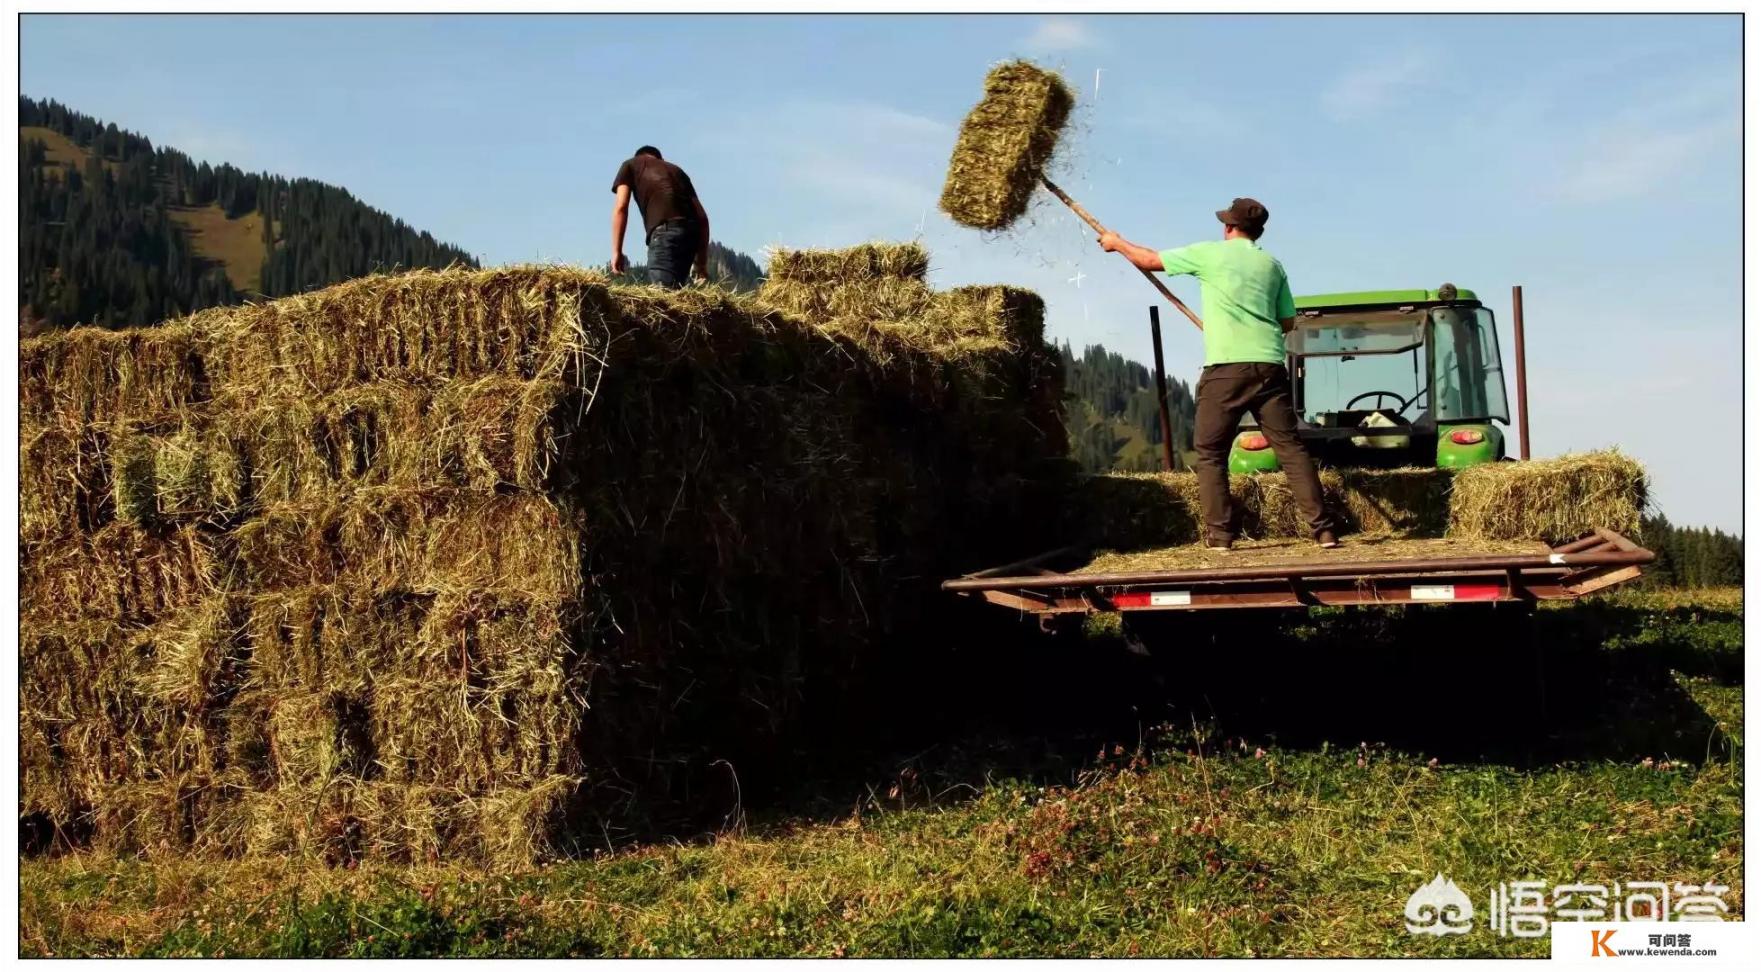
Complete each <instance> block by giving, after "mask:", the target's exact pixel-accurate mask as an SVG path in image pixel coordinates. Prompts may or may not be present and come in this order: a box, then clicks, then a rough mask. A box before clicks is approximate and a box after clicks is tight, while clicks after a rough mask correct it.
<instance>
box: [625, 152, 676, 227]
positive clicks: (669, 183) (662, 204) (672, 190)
mask: <svg viewBox="0 0 1761 972" xmlns="http://www.w3.org/2000/svg"><path fill="white" fill-rule="evenodd" d="M619 186H629V187H630V195H632V196H635V197H636V208H637V209H640V210H641V211H642V226H643V230H644V232H646V233H653V232H654V228H655V227H656V226H659V225H660V224H662V223H664V222H666V221H667V220H669V219H679V218H683V219H689V220H693V221H695V219H696V217H697V208H696V207H695V206H693V205H691V203H692V202H694V201H695V200H696V199H697V190H696V188H694V187H693V186H692V185H691V177H690V176H688V175H686V174H685V170H684V169H681V168H679V167H678V166H676V165H674V164H672V163H671V162H668V161H665V160H664V159H657V158H655V157H654V156H652V155H638V156H636V157H634V158H632V159H629V160H628V161H626V162H625V163H624V164H623V165H621V166H619V167H618V174H617V177H616V178H614V179H612V181H611V191H612V192H617V191H618V187H619Z"/></svg>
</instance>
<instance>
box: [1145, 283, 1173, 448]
mask: <svg viewBox="0 0 1761 972" xmlns="http://www.w3.org/2000/svg"><path fill="white" fill-rule="evenodd" d="M1150 343H1151V344H1154V345H1155V346H1156V404H1157V405H1159V406H1160V407H1161V409H1162V468H1163V469H1166V470H1168V471H1169V472H1173V471H1174V424H1173V423H1172V422H1170V421H1169V420H1168V374H1167V372H1165V371H1163V370H1162V309H1161V308H1160V307H1157V306H1156V305H1155V304H1151V305H1150Z"/></svg>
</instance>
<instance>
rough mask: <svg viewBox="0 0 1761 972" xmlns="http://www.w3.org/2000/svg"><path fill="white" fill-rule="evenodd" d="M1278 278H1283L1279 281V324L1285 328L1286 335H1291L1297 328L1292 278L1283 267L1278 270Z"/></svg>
mask: <svg viewBox="0 0 1761 972" xmlns="http://www.w3.org/2000/svg"><path fill="white" fill-rule="evenodd" d="M1278 276H1279V277H1280V278H1281V279H1280V280H1279V281H1278V323H1279V324H1280V325H1282V326H1283V327H1284V333H1285V334H1289V333H1290V332H1291V330H1293V329H1294V328H1295V327H1296V298H1295V297H1293V296H1291V294H1290V277H1289V276H1288V275H1287V274H1285V273H1284V268H1283V267H1282V266H1280V267H1279V268H1278Z"/></svg>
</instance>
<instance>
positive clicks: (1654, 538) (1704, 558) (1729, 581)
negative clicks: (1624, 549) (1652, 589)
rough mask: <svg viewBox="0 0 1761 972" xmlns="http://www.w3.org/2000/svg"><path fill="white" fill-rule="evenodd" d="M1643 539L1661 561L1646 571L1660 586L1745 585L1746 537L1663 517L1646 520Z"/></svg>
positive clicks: (1649, 581) (1642, 527) (1647, 518)
mask: <svg viewBox="0 0 1761 972" xmlns="http://www.w3.org/2000/svg"><path fill="white" fill-rule="evenodd" d="M1640 537H1641V540H1642V542H1643V543H1644V544H1645V546H1646V547H1648V548H1650V549H1651V550H1653V551H1655V552H1656V554H1657V560H1656V562H1655V563H1653V564H1652V565H1651V566H1649V567H1646V568H1645V579H1646V581H1647V582H1648V583H1650V584H1652V585H1654V586H1660V587H1726V586H1734V585H1740V584H1742V582H1743V538H1742V537H1733V536H1731V535H1730V534H1728V533H1725V532H1724V531H1723V530H1714V529H1712V528H1711V527H1680V526H1676V525H1675V524H1673V523H1670V522H1669V519H1668V518H1667V517H1665V516H1663V515H1662V514H1658V515H1657V516H1655V517H1646V518H1645V520H1644V521H1643V523H1641V524H1640Z"/></svg>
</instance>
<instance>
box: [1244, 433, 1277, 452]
mask: <svg viewBox="0 0 1761 972" xmlns="http://www.w3.org/2000/svg"><path fill="white" fill-rule="evenodd" d="M1271 444H1272V443H1270V442H1267V441H1266V437H1265V436H1263V435H1260V434H1258V433H1255V434H1253V435H1244V436H1242V437H1241V447H1242V448H1243V449H1246V450H1247V451H1249V452H1258V451H1260V450H1261V449H1264V448H1265V447H1267V446H1269V445H1271Z"/></svg>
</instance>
